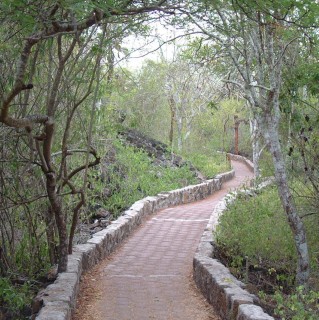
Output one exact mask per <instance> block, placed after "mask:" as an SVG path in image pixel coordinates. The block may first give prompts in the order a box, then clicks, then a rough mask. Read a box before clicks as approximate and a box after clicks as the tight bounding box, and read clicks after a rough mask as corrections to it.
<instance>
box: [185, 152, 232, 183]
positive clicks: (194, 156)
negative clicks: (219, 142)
mask: <svg viewBox="0 0 319 320" xmlns="http://www.w3.org/2000/svg"><path fill="white" fill-rule="evenodd" d="M184 157H185V158H187V159H189V160H190V161H191V163H192V164H193V166H194V167H196V168H197V169H198V170H199V171H200V172H201V173H202V174H203V175H204V176H205V177H206V178H207V179H209V178H213V177H214V176H216V175H217V174H219V173H221V172H226V171H229V170H230V164H229V161H227V159H226V155H225V154H224V153H211V154H198V153H186V154H184Z"/></svg>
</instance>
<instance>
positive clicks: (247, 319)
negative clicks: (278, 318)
mask: <svg viewBox="0 0 319 320" xmlns="http://www.w3.org/2000/svg"><path fill="white" fill-rule="evenodd" d="M236 320H274V318H273V317H271V316H270V315H269V314H267V313H265V312H264V311H263V309H262V308H260V307H259V306H255V305H252V304H242V305H240V306H239V312H238V316H237V319H236Z"/></svg>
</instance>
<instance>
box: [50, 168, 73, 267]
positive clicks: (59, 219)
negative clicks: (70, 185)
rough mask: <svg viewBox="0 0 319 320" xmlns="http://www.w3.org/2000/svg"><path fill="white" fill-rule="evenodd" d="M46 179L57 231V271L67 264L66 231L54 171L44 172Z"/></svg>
mask: <svg viewBox="0 0 319 320" xmlns="http://www.w3.org/2000/svg"><path fill="white" fill-rule="evenodd" d="M46 180H47V181H46V187H47V192H48V198H49V201H50V206H51V209H52V212H53V213H54V216H55V221H56V224H57V227H58V232H59V248H58V272H64V271H66V269H67V264H68V233H67V227H66V221H65V217H64V215H63V212H62V206H61V201H60V199H58V197H57V194H56V174H55V172H52V171H51V172H48V173H47V174H46Z"/></svg>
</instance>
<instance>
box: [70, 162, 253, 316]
mask: <svg viewBox="0 0 319 320" xmlns="http://www.w3.org/2000/svg"><path fill="white" fill-rule="evenodd" d="M233 167H234V168H235V171H236V175H235V178H234V179H232V180H231V181H229V182H227V183H224V184H223V187H222V189H221V190H220V191H218V192H216V193H214V194H213V195H212V196H210V197H209V198H207V199H205V200H201V201H198V202H195V203H191V204H187V205H181V206H177V207H173V208H168V209H165V210H162V211H160V212H159V213H158V214H156V215H154V216H152V217H151V218H150V219H149V220H147V221H146V222H144V223H143V224H142V226H141V227H139V228H138V230H136V231H135V232H134V233H133V234H132V236H130V237H129V239H128V240H126V241H125V243H123V245H122V246H121V247H120V248H119V249H118V250H117V251H116V252H115V253H114V254H113V255H112V256H111V257H109V258H107V259H105V260H104V261H103V262H102V263H100V264H99V265H98V266H97V267H95V268H94V270H92V272H90V273H88V274H86V275H85V276H84V279H83V281H82V283H81V290H80V296H79V299H78V309H77V310H76V313H75V315H74V318H73V319H74V320H102V319H103V320H150V319H157V320H179V319H180V320H182V319H183V320H208V319H210V320H211V319H216V320H217V319H219V317H218V316H217V315H216V314H215V312H214V310H213V309H212V307H211V306H210V305H209V304H208V303H207V302H206V301H205V300H204V298H203V297H202V296H201V294H200V292H198V291H197V288H196V287H195V285H194V284H193V281H192V261H193V256H194V253H195V250H196V248H197V246H198V243H199V240H200V237H201V235H202V233H203V231H204V229H205V227H206V225H207V222H208V219H209V217H210V215H211V214H212V212H213V210H214V207H215V205H216V204H217V203H218V202H219V201H220V200H221V199H222V197H224V196H225V194H227V193H228V192H229V191H230V190H233V189H235V188H237V187H238V186H239V185H241V184H243V183H244V182H245V181H247V180H248V179H249V178H251V177H252V173H251V172H250V171H249V170H248V168H247V167H246V166H245V165H244V164H241V163H239V162H233Z"/></svg>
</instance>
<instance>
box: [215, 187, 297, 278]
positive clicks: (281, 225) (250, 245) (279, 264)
mask: <svg viewBox="0 0 319 320" xmlns="http://www.w3.org/2000/svg"><path fill="white" fill-rule="evenodd" d="M215 237H216V242H217V244H218V245H219V246H221V247H222V248H223V249H224V250H225V252H226V254H227V255H228V256H230V257H232V258H235V257H241V259H240V258H238V260H239V261H240V262H242V259H244V258H245V257H246V256H247V257H248V259H249V263H250V264H252V265H255V266H263V267H273V268H275V269H276V270H279V269H284V270H287V271H288V272H289V274H293V273H294V268H295V260H296V256H295V251H294V244H293V239H292V234H291V231H290V229H289V226H288V225H287V223H286V219H285V216H284V215H283V214H282V209H281V207H280V201H279V198H278V195H277V190H276V188H274V187H272V188H269V189H268V190H267V192H262V193H261V194H260V195H258V196H257V197H251V196H250V195H245V194H243V195H241V196H239V198H238V199H237V200H236V201H235V202H234V203H232V204H231V205H229V207H228V210H227V211H225V212H224V213H223V215H222V216H221V217H220V220H219V225H218V227H217V230H216V233H215ZM241 266H242V265H241V263H239V264H236V262H234V265H233V267H236V268H241Z"/></svg>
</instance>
